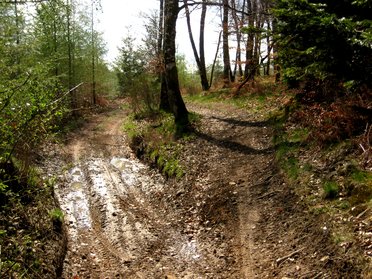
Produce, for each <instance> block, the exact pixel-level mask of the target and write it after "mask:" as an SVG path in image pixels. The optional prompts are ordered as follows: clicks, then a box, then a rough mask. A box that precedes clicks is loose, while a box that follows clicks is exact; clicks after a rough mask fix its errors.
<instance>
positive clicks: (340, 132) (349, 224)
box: [272, 97, 372, 261]
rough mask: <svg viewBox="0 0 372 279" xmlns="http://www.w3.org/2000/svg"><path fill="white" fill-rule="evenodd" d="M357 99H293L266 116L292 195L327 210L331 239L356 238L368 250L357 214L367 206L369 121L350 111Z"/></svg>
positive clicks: (370, 190)
mask: <svg viewBox="0 0 372 279" xmlns="http://www.w3.org/2000/svg"><path fill="white" fill-rule="evenodd" d="M360 100H362V101H360ZM307 101H309V100H307ZM363 104H367V100H366V99H363V98H360V99H359V100H358V101H356V100H355V99H354V97H350V98H346V97H342V98H339V99H335V100H334V101H333V102H329V103H325V102H323V103H317V102H315V101H312V102H309V103H306V104H305V103H304V102H303V100H299V99H293V100H291V101H290V102H288V103H287V104H286V106H285V107H283V108H281V109H278V110H277V111H276V112H275V113H274V114H272V121H273V124H274V129H275V136H274V139H273V140H274V144H275V146H276V161H277V162H278V164H279V166H280V167H281V170H282V172H283V174H284V176H285V177H286V178H287V181H288V183H289V184H290V185H291V188H293V189H294V192H295V193H296V195H298V196H299V197H300V199H301V200H302V201H303V202H304V203H305V204H306V205H307V207H308V209H309V212H311V213H312V214H315V215H324V216H327V217H324V218H325V220H330V221H331V223H329V224H328V226H331V227H332V228H331V229H332V235H333V240H334V243H335V244H336V245H339V246H340V247H344V245H346V244H345V243H347V245H352V244H356V243H358V245H359V246H358V247H364V249H366V250H365V251H369V248H368V243H369V242H368V239H367V238H365V237H364V235H365V233H366V230H367V228H366V227H365V225H363V222H362V220H364V219H365V218H367V219H368V218H370V217H368V216H370V213H369V212H370V211H371V210H372V172H371V158H370V152H371V147H370V144H369V143H370V141H369V137H370V134H368V133H369V131H370V130H369V128H368V127H369V125H370V123H368V119H367V118H366V116H365V114H357V113H356V112H355V110H357V109H360V108H361V107H362V105H363ZM330 224H332V225H330ZM354 248H355V249H358V248H356V247H354ZM365 253H366V252H365ZM368 253H369V252H368ZM362 261H363V260H362Z"/></svg>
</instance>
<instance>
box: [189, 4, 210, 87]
mask: <svg viewBox="0 0 372 279" xmlns="http://www.w3.org/2000/svg"><path fill="white" fill-rule="evenodd" d="M183 3H184V7H185V13H186V23H187V29H188V33H189V38H190V43H191V47H192V51H193V53H194V58H195V62H196V65H197V67H198V70H199V76H200V82H201V86H202V89H203V90H204V91H207V90H208V89H209V83H208V78H207V71H206V67H205V57H204V26H205V16H206V10H207V6H206V2H205V0H203V4H202V12H201V16H200V36H199V54H198V51H197V50H196V45H195V41H194V36H193V34H192V29H191V18H190V10H189V6H188V3H187V0H183ZM199 55H200V56H199Z"/></svg>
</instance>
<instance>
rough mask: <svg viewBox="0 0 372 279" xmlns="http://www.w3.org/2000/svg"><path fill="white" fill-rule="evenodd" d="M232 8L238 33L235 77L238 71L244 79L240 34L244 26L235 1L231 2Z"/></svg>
mask: <svg viewBox="0 0 372 279" xmlns="http://www.w3.org/2000/svg"><path fill="white" fill-rule="evenodd" d="M231 7H232V11H231V13H232V17H233V20H234V28H235V32H236V54H235V66H234V71H233V76H236V72H237V71H238V74H239V77H242V76H243V69H242V59H241V39H242V33H241V32H240V27H241V25H242V24H241V22H240V21H239V17H238V15H237V12H236V11H237V9H236V5H235V0H231ZM243 7H244V6H243Z"/></svg>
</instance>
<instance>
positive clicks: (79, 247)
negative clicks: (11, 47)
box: [48, 104, 341, 279]
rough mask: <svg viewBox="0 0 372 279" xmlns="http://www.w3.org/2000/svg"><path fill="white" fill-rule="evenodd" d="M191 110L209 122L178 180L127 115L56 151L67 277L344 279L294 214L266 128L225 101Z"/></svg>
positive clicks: (117, 112) (97, 121) (104, 118)
mask: <svg viewBox="0 0 372 279" xmlns="http://www.w3.org/2000/svg"><path fill="white" fill-rule="evenodd" d="M188 108H189V110H191V111H195V112H197V113H199V114H200V115H202V120H201V123H200V125H199V127H198V128H197V131H196V136H195V138H194V139H193V140H191V141H189V142H188V143H187V144H185V145H184V147H183V149H182V158H181V162H182V165H183V167H184V168H185V169H186V175H185V176H184V177H183V179H182V180H180V181H177V180H172V179H168V180H166V179H164V178H163V177H162V176H161V175H160V174H159V173H158V172H157V171H156V170H153V169H151V168H149V167H148V166H147V165H145V164H143V163H142V162H140V161H139V160H138V159H137V158H136V157H135V156H134V154H133V152H132V151H131V150H130V148H129V147H128V141H127V138H126V136H125V134H124V133H123V132H122V130H121V125H122V123H123V121H124V119H125V117H126V112H125V110H122V109H120V108H115V109H112V110H111V111H109V112H107V113H103V114H99V115H96V116H94V117H92V119H91V120H90V121H89V123H87V124H85V125H84V126H83V127H82V128H81V129H80V131H78V132H76V133H74V134H73V135H71V136H70V138H69V140H68V141H67V143H66V144H64V145H62V146H59V147H58V149H56V150H58V151H55V152H54V156H51V158H50V161H49V166H48V172H49V173H54V174H59V176H58V179H57V185H56V196H57V198H58V200H59V202H60V204H61V208H62V210H63V212H64V215H65V223H66V227H67V232H68V252H67V255H66V259H65V261H64V271H63V278H66V279H67V278H221V279H222V278H338V277H329V276H330V275H331V274H332V269H329V268H328V267H327V266H325V265H324V266H319V265H317V264H316V263H318V262H320V259H322V257H324V256H325V255H324V254H323V253H316V252H315V254H314V249H312V248H311V246H312V245H313V239H312V236H311V234H310V235H309V237H308V239H305V240H304V238H303V231H302V225H303V224H301V220H302V219H301V218H306V216H305V217H301V216H302V215H301V214H302V213H301V212H302V209H301V208H300V209H298V212H297V211H296V212H297V215H298V216H296V217H298V218H299V219H298V220H299V223H297V222H292V223H291V220H293V219H291V218H288V216H287V215H286V214H293V212H294V209H293V206H294V207H296V200H295V199H293V198H292V199H288V197H292V196H293V195H291V193H287V192H286V190H285V188H284V186H285V183H284V182H283V181H282V180H281V179H280V175H278V172H277V169H276V167H275V165H274V163H273V146H272V143H271V137H272V131H271V129H270V127H269V125H268V123H267V122H266V121H265V120H264V119H262V117H260V116H257V115H250V114H248V113H247V112H244V111H242V110H238V109H236V108H233V107H230V106H227V105H218V104H216V105H214V106H213V108H212V107H208V106H205V105H203V106H201V105H197V104H188ZM288 220H289V221H288ZM306 225H308V224H306ZM319 229H320V228H319ZM308 230H310V231H311V228H308ZM317 233H318V230H314V235H317ZM321 240H322V238H321ZM293 251H295V252H296V253H295V254H293V255H292V256H289V257H287V258H285V259H282V260H281V261H280V262H279V264H278V262H277V260H278V259H280V257H282V256H286V255H288V254H290V253H292V252H293ZM324 253H325V252H324ZM327 259H328V258H327ZM320 263H322V262H320ZM322 264H325V263H322ZM327 269H328V270H329V271H326V270H327ZM323 270H325V271H323ZM314 276H318V277H314ZM340 278H341V277H340Z"/></svg>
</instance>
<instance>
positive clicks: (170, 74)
mask: <svg viewBox="0 0 372 279" xmlns="http://www.w3.org/2000/svg"><path fill="white" fill-rule="evenodd" d="M177 17H178V0H165V2H164V18H165V21H164V62H165V80H166V83H167V94H168V100H169V105H170V107H171V110H172V113H173V115H174V118H175V122H176V124H177V128H178V129H180V130H182V129H184V128H185V127H186V126H187V125H188V123H189V120H188V111H187V109H186V106H185V103H184V102H183V99H182V96H181V91H180V86H179V81H178V72H177V66H176V22H177Z"/></svg>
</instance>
